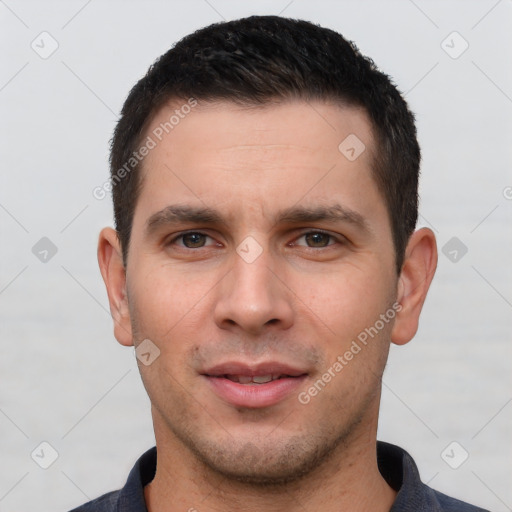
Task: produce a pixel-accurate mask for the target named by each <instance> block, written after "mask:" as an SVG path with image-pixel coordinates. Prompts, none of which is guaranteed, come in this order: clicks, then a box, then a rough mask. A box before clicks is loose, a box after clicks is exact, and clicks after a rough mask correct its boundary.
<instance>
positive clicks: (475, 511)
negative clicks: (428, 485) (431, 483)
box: [432, 489, 489, 512]
mask: <svg viewBox="0 0 512 512" xmlns="http://www.w3.org/2000/svg"><path fill="white" fill-rule="evenodd" d="M432 491H433V493H434V494H435V496H436V499H437V501H438V503H439V506H440V509H441V510H442V511H443V512H489V511H488V510H486V509H483V508H480V507H476V506H475V505H470V504H469V503H466V502H464V501H460V500H457V499H455V498H452V497H451V496H447V495H446V494H443V493H442V492H439V491H436V490H435V489H432Z"/></svg>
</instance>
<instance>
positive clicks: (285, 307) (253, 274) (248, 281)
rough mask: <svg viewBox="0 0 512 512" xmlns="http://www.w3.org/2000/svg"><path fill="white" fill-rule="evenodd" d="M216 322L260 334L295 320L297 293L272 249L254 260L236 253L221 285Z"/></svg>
mask: <svg viewBox="0 0 512 512" xmlns="http://www.w3.org/2000/svg"><path fill="white" fill-rule="evenodd" d="M217 293H218V296H217V301H216V304H215V312H214V318H215V323H216V324H217V326H218V327H220V328H221V329H230V330H236V329H238V330H241V331H244V332H246V333H249V334H252V335H260V334H262V333H264V332H265V330H268V329H279V330H284V329H288V328H289V327H291V326H292V324H293V317H294V310H293V307H292V298H293V294H292V292H291V291H290V289H289V288H288V287H287V286H286V276H285V275H284V274H283V272H279V268H278V266H277V265H276V264H272V256H271V255H270V254H269V252H268V250H267V251H263V253H262V254H261V255H260V256H259V257H258V258H257V259H256V260H255V261H252V262H248V261H245V260H244V259H243V258H242V257H240V256H239V255H238V254H234V255H233V266H232V268H231V271H230V272H228V274H227V275H226V276H225V277H224V279H222V281H221V283H219V286H218V287H217Z"/></svg>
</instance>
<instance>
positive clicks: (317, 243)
mask: <svg viewBox="0 0 512 512" xmlns="http://www.w3.org/2000/svg"><path fill="white" fill-rule="evenodd" d="M304 238H305V239H306V242H307V244H308V246H309V247H327V246H328V245H329V241H330V239H331V238H332V237H331V235H328V234H327V233H322V232H319V231H317V232H312V233H307V234H305V235H304Z"/></svg>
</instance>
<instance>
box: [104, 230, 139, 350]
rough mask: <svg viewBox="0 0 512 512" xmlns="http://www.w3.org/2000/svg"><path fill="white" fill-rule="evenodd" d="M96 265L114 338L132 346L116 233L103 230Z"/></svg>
mask: <svg viewBox="0 0 512 512" xmlns="http://www.w3.org/2000/svg"><path fill="white" fill-rule="evenodd" d="M98 263H99V265H100V271H101V275H102V277H103V281H104V282H105V286H106V287H107V294H108V301H109V304H110V314H111V315H112V318H113V320H114V336H115V337H116V339H117V341H118V342H119V343H121V345H125V346H130V345H133V336H132V328H131V321H130V311H129V308H128V297H127V294H126V270H125V267H124V263H123V255H122V251H121V244H120V242H119V237H118V236H117V232H116V231H115V230H114V229H112V228H104V229H103V230H102V231H101V233H100V236H99V240H98Z"/></svg>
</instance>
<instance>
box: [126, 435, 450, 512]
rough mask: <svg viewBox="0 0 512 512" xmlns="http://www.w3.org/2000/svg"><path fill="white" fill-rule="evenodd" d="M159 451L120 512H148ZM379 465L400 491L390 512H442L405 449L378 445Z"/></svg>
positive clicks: (136, 472)
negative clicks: (147, 496) (146, 495)
mask: <svg viewBox="0 0 512 512" xmlns="http://www.w3.org/2000/svg"><path fill="white" fill-rule="evenodd" d="M156 461H157V452H156V447H153V448H151V449H150V450H148V451H147V452H146V453H144V455H142V457H140V459H139V460H138V461H137V462H136V464H135V466H134V467H133V469H132V470H131V471H130V474H129V476H128V479H127V481H126V485H125V486H124V487H123V488H122V489H121V491H120V492H119V495H118V501H117V511H118V512H147V508H146V502H145V500H144V486H145V485H147V484H149V483H150V482H151V480H153V478H154V476H155V472H156ZM377 462H378V466H379V471H380V473H381V475H382V476H383V478H384V479H385V480H386V482H387V483H388V484H389V486H390V487H392V488H393V489H394V490H395V491H397V496H396V499H395V502H394V503H393V506H392V507H391V510H390V512H405V511H410V510H415V511H418V512H421V511H428V512H437V511H440V510H441V508H440V505H439V502H438V500H437V498H436V495H435V492H434V491H433V489H431V488H430V487H428V486H426V485H425V484H423V483H422V482H421V479H420V475H419V472H418V468H417V467H416V464H415V463H414V460H413V459H412V457H411V456H410V455H409V454H408V453H407V452H406V451H405V450H403V449H402V448H399V447H398V446H394V445H392V444H389V443H384V442H382V441H377Z"/></svg>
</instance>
